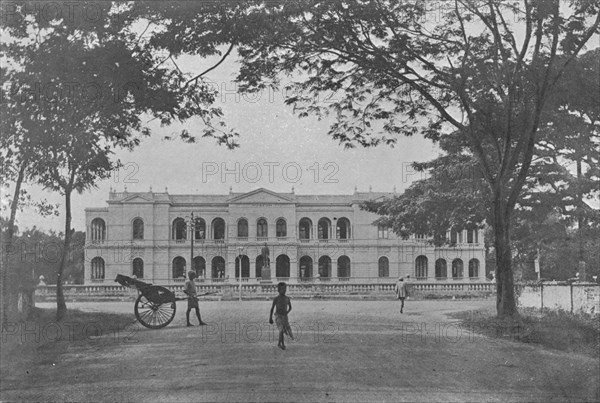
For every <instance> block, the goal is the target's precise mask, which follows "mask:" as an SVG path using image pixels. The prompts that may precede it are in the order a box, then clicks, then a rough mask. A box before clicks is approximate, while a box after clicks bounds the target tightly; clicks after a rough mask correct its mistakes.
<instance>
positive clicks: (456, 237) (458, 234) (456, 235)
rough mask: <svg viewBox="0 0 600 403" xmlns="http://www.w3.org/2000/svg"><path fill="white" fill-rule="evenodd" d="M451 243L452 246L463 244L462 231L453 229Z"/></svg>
mask: <svg viewBox="0 0 600 403" xmlns="http://www.w3.org/2000/svg"><path fill="white" fill-rule="evenodd" d="M450 243H451V244H457V243H463V234H462V230H461V229H459V228H452V230H451V231H450Z"/></svg>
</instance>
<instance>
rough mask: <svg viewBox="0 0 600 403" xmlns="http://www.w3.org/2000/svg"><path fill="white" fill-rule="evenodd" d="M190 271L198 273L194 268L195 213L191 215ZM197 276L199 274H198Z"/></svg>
mask: <svg viewBox="0 0 600 403" xmlns="http://www.w3.org/2000/svg"><path fill="white" fill-rule="evenodd" d="M190 224H191V225H190V270H192V271H194V272H195V271H196V270H195V269H196V268H195V267H194V229H195V227H196V226H195V225H194V212H192V213H191V214H190ZM196 274H197V273H196Z"/></svg>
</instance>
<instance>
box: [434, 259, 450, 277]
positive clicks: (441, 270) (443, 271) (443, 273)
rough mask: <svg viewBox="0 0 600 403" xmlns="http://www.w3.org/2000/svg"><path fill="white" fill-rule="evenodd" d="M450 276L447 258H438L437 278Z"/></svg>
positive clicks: (436, 262) (436, 263)
mask: <svg viewBox="0 0 600 403" xmlns="http://www.w3.org/2000/svg"><path fill="white" fill-rule="evenodd" d="M447 277H448V264H447V263H446V259H438V260H436V261H435V278H447Z"/></svg>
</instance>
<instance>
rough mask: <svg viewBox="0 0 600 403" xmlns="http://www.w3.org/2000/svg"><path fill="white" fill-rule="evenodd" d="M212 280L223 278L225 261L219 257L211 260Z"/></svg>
mask: <svg viewBox="0 0 600 403" xmlns="http://www.w3.org/2000/svg"><path fill="white" fill-rule="evenodd" d="M211 266H212V267H211V272H212V273H211V274H212V278H224V277H225V259H223V257H221V256H215V257H213V259H212V265H211Z"/></svg>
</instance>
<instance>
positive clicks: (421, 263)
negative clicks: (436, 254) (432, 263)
mask: <svg viewBox="0 0 600 403" xmlns="http://www.w3.org/2000/svg"><path fill="white" fill-rule="evenodd" d="M415 277H416V278H427V256H423V255H421V256H417V259H416V260H415Z"/></svg>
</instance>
